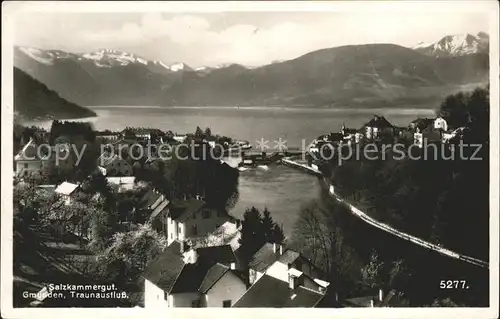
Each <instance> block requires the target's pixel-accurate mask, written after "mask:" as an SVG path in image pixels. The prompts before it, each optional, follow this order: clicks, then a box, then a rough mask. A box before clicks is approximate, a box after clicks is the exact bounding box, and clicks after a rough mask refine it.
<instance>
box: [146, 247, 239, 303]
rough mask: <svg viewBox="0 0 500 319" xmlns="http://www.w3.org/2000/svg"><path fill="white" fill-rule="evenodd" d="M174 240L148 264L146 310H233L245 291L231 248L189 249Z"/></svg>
mask: <svg viewBox="0 0 500 319" xmlns="http://www.w3.org/2000/svg"><path fill="white" fill-rule="evenodd" d="M184 245H185V244H184V242H179V241H174V242H173V243H172V244H171V245H170V246H169V247H168V248H167V249H166V250H165V251H164V252H163V253H161V254H160V255H159V256H158V257H157V258H156V259H155V260H154V261H153V262H151V263H150V264H149V265H147V267H146V269H145V270H144V273H143V275H142V278H144V307H145V308H154V309H158V310H160V309H162V308H167V307H190V308H199V307H226V308H229V307H231V306H232V305H233V304H234V302H235V301H236V299H238V298H239V297H240V296H242V295H243V294H244V293H245V291H246V288H247V287H246V284H245V278H244V277H243V275H242V274H241V273H240V272H238V271H237V270H235V263H236V257H235V256H234V253H233V251H232V249H231V247H230V246H228V245H225V246H217V247H208V248H198V249H190V250H187V251H185V247H184Z"/></svg>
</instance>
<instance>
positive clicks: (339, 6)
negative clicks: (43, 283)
mask: <svg viewBox="0 0 500 319" xmlns="http://www.w3.org/2000/svg"><path fill="white" fill-rule="evenodd" d="M20 11H37V12H146V11H155V12H158V11H165V12H221V11H226V12H227V11H253V12H256V11H280V12H283V11H296V12H301V11H330V12H370V13H374V14H376V13H377V12H388V11H392V12H395V13H397V12H417V11H418V12H441V11H443V12H450V11H454V12H468V13H472V12H477V13H481V12H488V16H489V22H490V28H489V30H488V33H489V35H490V103H491V108H490V109H491V111H490V112H491V114H490V116H491V125H490V145H491V160H490V177H491V178H490V185H491V187H490V307H489V308H448V309H447V308H407V309H405V308H361V309H360V308H358V309H356V308H342V309H301V308H299V309H293V310H291V309H288V310H287V309H269V308H252V309H235V308H232V309H223V310H222V309H220V310H219V309H210V310H208V309H203V310H200V309H175V308H174V309H169V310H168V311H166V312H162V313H158V312H154V311H153V312H150V311H148V310H145V309H142V308H132V309H128V308H127V309H109V308H108V309H100V308H78V309H72V308H66V309H43V308H16V309H13V308H12V178H11V176H12V171H13V170H12V169H13V167H12V160H11V158H12V132H13V125H12V105H13V94H12V93H13V92H12V76H13V67H12V64H13V51H12V44H13V41H12V25H11V23H10V22H11V21H12V19H13V18H14V15H15V14H16V12H20ZM395 27H397V26H395ZM498 62H499V7H498V3H497V1H478V0H477V1H454V2H451V1H404V2H402V1H398V2H393V1H370V2H367V1H355V2H354V1H351V2H349V1H338V2H337V1H336V2H313V1H310V2H303V1H298V2H284V1H283V2H274V1H270V2H250V1H248V2H235V1H230V2H192V1H191V2H151V1H148V2H135V1H134V2H132V1H131V2H118V1H117V2H111V1H103V2H86V1H78V2H69V1H62V2H56V1H46V2H45V1H25V2H18V1H11V2H3V3H2V127H1V130H2V143H1V144H2V159H3V160H2V197H1V205H2V207H1V211H2V223H1V227H2V228H1V230H2V232H1V234H2V246H1V252H2V259H1V267H2V268H1V269H2V271H1V284H2V287H1V296H2V298H1V315H2V317H4V318H14V317H15V318H18V317H22V318H26V317H32V318H39V317H50V318H53V317H62V318H67V317H70V316H71V317H74V318H76V317H86V318H89V317H90V318H92V317H94V316H98V317H100V316H105V317H117V318H123V317H132V316H134V317H135V316H144V315H148V316H161V317H163V318H165V317H167V316H172V317H175V318H177V317H186V318H187V317H203V318H212V317H213V318H220V317H221V316H228V315H229V316H235V317H238V318H251V317H253V318H255V317H258V316H263V317H282V316H286V317H287V318H307V317H309V318H310V317H314V318H319V317H328V318H330V317H333V316H335V317H346V318H347V317H351V318H359V317H364V316H366V317H370V318H412V317H431V318H435V317H440V318H444V317H450V318H455V317H456V316H457V315H461V316H464V317H465V318H498V285H499V277H498V240H499V219H498V212H499V188H498V182H499V180H498V178H499V162H498V161H499V147H498V146H499V134H500V132H499V125H498V123H499V121H498V120H499V108H498V105H499V104H498V102H499V91H498V89H499V63H498Z"/></svg>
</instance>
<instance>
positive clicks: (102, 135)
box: [95, 130, 120, 141]
mask: <svg viewBox="0 0 500 319" xmlns="http://www.w3.org/2000/svg"><path fill="white" fill-rule="evenodd" d="M95 137H96V139H97V140H101V141H117V140H118V139H119V138H120V133H119V132H111V131H109V130H106V131H98V132H95Z"/></svg>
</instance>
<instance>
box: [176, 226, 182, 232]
mask: <svg viewBox="0 0 500 319" xmlns="http://www.w3.org/2000/svg"><path fill="white" fill-rule="evenodd" d="M177 233H179V234H180V233H182V227H181V225H179V226H177Z"/></svg>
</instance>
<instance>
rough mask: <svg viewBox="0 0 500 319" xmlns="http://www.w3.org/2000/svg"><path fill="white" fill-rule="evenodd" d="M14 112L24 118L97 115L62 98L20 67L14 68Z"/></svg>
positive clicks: (63, 117)
mask: <svg viewBox="0 0 500 319" xmlns="http://www.w3.org/2000/svg"><path fill="white" fill-rule="evenodd" d="M14 112H15V113H16V114H17V115H18V116H20V117H21V118H24V119H47V118H55V119H65V118H81V117H91V116H96V114H95V113H94V112H93V111H91V110H89V109H87V108H85V107H81V106H79V105H76V104H74V103H71V102H68V101H67V100H65V99H63V98H61V97H60V96H59V95H58V94H57V93H56V92H54V91H52V90H50V89H48V88H47V87H46V86H45V85H44V84H42V83H40V82H39V81H37V80H35V79H34V78H32V77H31V76H29V75H28V74H26V73H24V72H23V71H21V70H20V69H18V68H14Z"/></svg>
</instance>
